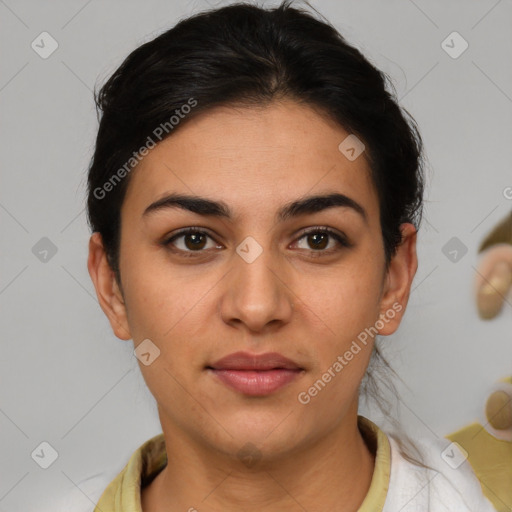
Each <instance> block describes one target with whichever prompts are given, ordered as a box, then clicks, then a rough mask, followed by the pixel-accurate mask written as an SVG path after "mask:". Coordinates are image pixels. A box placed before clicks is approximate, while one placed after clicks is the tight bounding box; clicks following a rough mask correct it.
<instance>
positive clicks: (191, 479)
mask: <svg viewBox="0 0 512 512" xmlns="http://www.w3.org/2000/svg"><path fill="white" fill-rule="evenodd" d="M385 85H386V79H385V76H384V75H383V74H382V73H381V72H379V71H378V70H377V69H375V68H374V67H373V66H372V65H371V64H370V63H369V62H368V61H367V60H366V59H365V58H364V57H363V56H362V55H361V53H360V52H359V51H357V50H356V49H355V48H353V47H352V46H350V45H349V44H348V43H347V42H346V41H345V40H344V39H343V38H342V37H341V36H340V35H339V34H338V33H337V32H336V31H335V29H334V28H332V27H331V26H330V25H329V24H328V23H326V22H323V21H319V20H317V19H315V18H314V17H313V16H311V15H310V14H308V13H306V12H303V11H300V10H297V9H294V8H291V7H290V6H289V2H284V3H283V4H282V5H281V6H279V7H278V8H275V9H263V8H259V7H256V6H251V5H244V4H239V5H231V6H228V7H224V8H221V9H217V10H212V11H209V12H205V13H201V14H198V15H196V16H193V17H191V18H189V19H186V20H183V21H181V22H180V23H178V24H177V25H176V26H175V27H174V28H172V29H171V30H169V31H167V32H165V33H164V34H162V35H160V36H159V37H157V38H156V39H154V40H152V41H150V42H148V43H146V44H144V45H142V46H141V47H139V48H138V49H136V50H135V51H134V52H133V53H132V54H130V55H129V56H128V58H127V59H126V60H125V61H124V62H123V64H122V65H121V66H120V67H119V69H118V70H117V71H116V72H115V73H114V74H113V76H112V77H111V78H110V79H109V80H108V82H107V83H106V84H105V85H104V86H103V88H102V89H101V91H100V93H99V97H98V100H97V101H98V107H99V109H100V110H101V112H102V117H101V122H100V127H99V131H98V136H97V141H96V148H95V153H94V156H93V160H92V164H91V168H90V170H89V181H88V185H89V196H88V215H89V223H90V226H91V229H92V231H93V234H92V236H91V239H90V244H89V261H88V269H89V273H90V275H91V279H92V280H93V282H94V286H95V289H96V293H97V296H98V299H99V302H100V305H101V307H102V309H103V311H104V312H105V314H106V315H107V317H108V319H109V321H110V323H111V326H112V329H113V331H114V333H115V335H116V336H117V337H118V338H120V339H123V340H130V339H133V341H134V348H135V351H134V354H135V355H136V357H137V358H138V359H139V365H140V369H141V372H142V375H143V377H144V379H145V382H146V383H147V385H148V388H149V390H150V391H151V393H152V394H153V396H154V397H155V399H156V402H157V405H158V412H159V417H160V422H161V425H162V432H163V433H162V434H161V435H159V436H156V437H154V438H153V439H150V440H148V441H147V442H146V443H144V445H142V446H141V447H140V448H139V449H138V450H137V451H136V452H135V453H134V454H133V455H132V457H131V459H130V461H129V463H128V464H127V466H126V467H125V468H124V469H123V471H122V472H121V473H120V474H119V475H118V476H117V477H116V478H115V479H114V480H113V481H112V482H111V483H110V484H109V485H108V486H107V488H106V489H105V491H104V492H103V494H102V496H101V498H100V500H99V501H98V503H97V507H96V509H95V510H96V511H103V512H105V511H107V510H108V511H121V510H123V511H130V512H135V511H137V512H138V511H141V510H143V511H144V512H159V511H163V510H190V511H192V510H199V511H220V510H222V511H229V510H240V509H243V510H251V511H252V510H265V511H274V510H280V511H281V510H290V511H291V510H307V511H313V510H336V511H339V512H354V511H360V512H363V511H364V512H369V511H371V512H378V511H385V512H397V511H398V510H401V511H412V510H418V511H419V510H421V511H422V512H424V511H426V510H429V511H441V510H457V511H469V510H472V511H478V512H485V511H489V510H494V509H493V507H492V506H491V504H490V502H489V501H488V500H487V499H486V498H485V497H484V495H483V494H482V490H481V487H480V484H479V482H478V480H477V479H476V477H475V475H474V473H473V472H472V470H471V467H470V466H469V463H468V462H467V461H465V462H464V461H463V459H462V460H461V462H460V464H459V465H458V467H457V468H456V469H455V468H454V467H450V466H449V465H448V464H447V463H446V462H445V461H444V460H443V459H442V457H441V452H442V451H443V449H444V448H445V447H446V443H445V444H443V443H442V442H439V443H436V442H434V441H429V442H421V441H420V440H418V442H417V445H418V447H419V453H420V459H421V460H419V461H414V460H411V457H409V456H407V455H406V454H405V453H402V451H401V449H400V443H399V440H398V439H394V438H393V437H391V436H387V435H386V434H385V433H384V432H383V431H381V430H380V429H379V428H378V426H377V425H375V424H374V423H373V422H371V421H370V420H369V419H367V418H364V417H362V416H358V400H359V393H360V388H361V383H362V381H363V378H364V377H365V375H366V372H367V368H368V365H369V362H370V360H371V357H372V355H373V356H374V357H378V351H377V348H376V345H375V337H376V336H377V335H382V336H387V335H390V334H392V333H393V332H395V331H396V329H397V328H398V327H399V324H400V322H401V319H402V317H403V314H404V312H405V309H406V306H407V302H408V298H409V294H410V288H411V282H412V280H413V278H414V275H415V272H416V269H417V256H416V233H417V229H418V227H419V222H420V219H421V208H422V193H423V174H422V144H421V137H420V135H419V133H418V132H417V129H416V128H415V124H414V121H413V120H412V119H409V120H407V119H406V117H405V115H406V113H405V112H404V111H402V110H401V109H400V108H399V107H398V105H397V104H396V101H395V100H394V98H393V96H392V95H391V94H390V93H389V92H387V91H386V89H385ZM453 453H454V455H453V456H454V457H456V458H460V457H462V454H461V453H460V452H457V451H456V449H455V452H453Z"/></svg>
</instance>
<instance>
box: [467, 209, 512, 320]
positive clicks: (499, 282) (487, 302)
mask: <svg viewBox="0 0 512 512" xmlns="http://www.w3.org/2000/svg"><path fill="white" fill-rule="evenodd" d="M478 252H479V253H481V260H480V263H479V265H478V272H477V276H476V280H475V294H476V303H477V309H478V314H479V315H480V318H482V319H484V320H490V319H492V318H494V317H495V316H496V315H498V314H499V312H500V311H501V309H502V307H503V304H504V303H505V302H508V303H509V304H510V303H511V299H510V296H509V294H510V291H511V290H512V212H511V213H510V214H509V215H507V216H506V217H505V218H504V219H503V220H502V221H501V222H499V223H498V224H497V226H496V227H495V228H494V229H493V230H492V231H491V233H489V235H487V237H486V238H485V239H484V241H483V242H482V244H481V245H480V248H479V250H478Z"/></svg>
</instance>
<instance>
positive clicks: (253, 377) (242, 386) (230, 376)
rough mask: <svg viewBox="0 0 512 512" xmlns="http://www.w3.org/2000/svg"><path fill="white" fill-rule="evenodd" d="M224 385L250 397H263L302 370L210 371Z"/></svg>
mask: <svg viewBox="0 0 512 512" xmlns="http://www.w3.org/2000/svg"><path fill="white" fill-rule="evenodd" d="M211 371H212V372H213V373H214V374H215V375H216V376H217V377H218V378H219V379H220V380H221V381H222V382H223V383H224V384H227V385H228V386H229V387H231V388H233V389H235V390H237V391H240V392H241V393H244V394H245V395H251V396H265V395H268V394H270V393H273V392H274V391H277V390H278V389H280V388H282V387H283V386H285V385H286V384H288V383H290V382H291V381H293V380H294V379H296V378H297V377H298V376H299V375H300V374H301V373H302V370H285V369H276V370H259V371H258V370H213V369H212V370H211Z"/></svg>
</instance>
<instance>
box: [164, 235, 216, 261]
mask: <svg viewBox="0 0 512 512" xmlns="http://www.w3.org/2000/svg"><path fill="white" fill-rule="evenodd" d="M208 239H210V240H212V241H213V238H212V237H211V236H210V235H209V234H208V233H206V232H205V231H201V230H200V229H197V228H188V229H185V230H183V231H180V232H179V233H177V234H175V235H173V236H172V237H171V238H169V239H168V240H166V241H165V242H163V245H164V246H166V247H167V246H173V247H174V248H176V250H177V252H179V251H181V252H185V253H186V252H188V253H192V252H204V250H205V249H208V248H212V247H217V245H216V244H215V243H212V244H211V245H210V246H209V247H207V243H208ZM178 241H179V242H178ZM213 242H214V241H213ZM187 256H188V255H187Z"/></svg>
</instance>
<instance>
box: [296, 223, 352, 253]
mask: <svg viewBox="0 0 512 512" xmlns="http://www.w3.org/2000/svg"><path fill="white" fill-rule="evenodd" d="M302 239H306V243H307V245H308V247H305V249H306V250H311V251H312V252H319V253H326V254H329V253H331V252H334V251H336V250H338V249H339V248H340V247H345V248H349V247H352V244H351V243H350V242H349V241H348V240H347V239H346V237H345V236H343V235H341V234H339V233H337V232H335V231H333V230H331V229H328V228H312V229H309V230H308V231H306V232H304V233H303V235H302V236H301V237H300V238H299V239H298V240H302ZM329 239H332V240H334V241H335V243H334V244H333V246H331V247H330V248H329V249H327V250H326V247H327V246H328V244H329ZM336 245H338V247H336Z"/></svg>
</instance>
